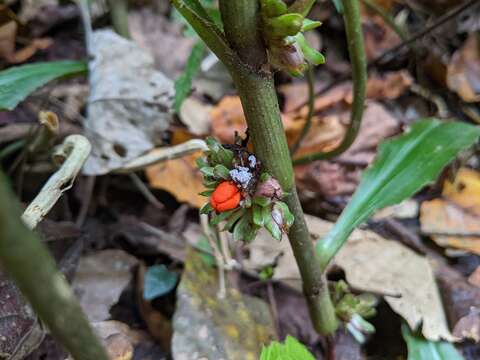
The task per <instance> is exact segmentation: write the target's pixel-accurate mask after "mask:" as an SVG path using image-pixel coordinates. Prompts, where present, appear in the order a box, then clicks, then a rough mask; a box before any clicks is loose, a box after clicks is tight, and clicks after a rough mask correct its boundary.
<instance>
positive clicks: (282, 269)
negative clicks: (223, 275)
mask: <svg viewBox="0 0 480 360" xmlns="http://www.w3.org/2000/svg"><path fill="white" fill-rule="evenodd" d="M307 224H308V227H309V229H310V233H311V235H312V237H313V238H314V239H318V241H321V239H322V237H323V236H325V235H326V234H327V232H328V231H329V230H330V228H331V227H332V226H333V224H332V223H330V222H327V221H324V220H321V219H319V218H316V217H313V216H307ZM277 257H278V260H277V266H276V267H275V273H274V275H273V278H274V279H277V280H282V281H284V282H288V283H289V284H290V285H292V286H295V287H296V288H297V289H299V290H301V283H300V281H299V280H298V281H292V280H291V279H300V274H299V271H298V267H297V265H296V262H295V259H294V257H293V253H292V250H291V249H290V246H289V244H288V243H287V242H286V241H282V242H280V243H278V242H276V241H274V240H272V239H270V238H269V237H268V236H261V233H259V236H258V237H257V239H256V240H255V241H254V242H252V243H251V244H250V256H249V259H248V261H246V262H245V265H246V266H247V267H248V268H249V269H252V270H254V269H257V270H258V269H260V268H262V267H264V266H266V265H271V264H272V263H273V262H274V260H275V258H277ZM334 262H335V264H336V265H338V266H339V267H341V268H342V269H344V271H345V275H346V278H347V281H348V283H349V284H350V285H351V286H352V287H353V288H355V289H358V290H361V291H365V292H372V293H378V294H385V295H384V299H385V301H386V302H387V303H388V304H389V305H390V306H391V308H392V309H393V310H394V311H395V312H396V313H397V314H399V315H400V316H402V317H403V318H404V319H405V320H406V321H407V323H408V324H409V326H410V327H411V328H412V329H415V328H417V327H419V326H421V329H422V333H423V335H424V336H425V337H426V338H427V339H429V340H433V341H436V340H439V339H445V340H449V341H451V340H455V337H454V336H453V335H452V334H451V333H450V331H449V328H448V324H447V318H446V315H445V312H444V309H443V306H442V300H441V298H440V294H439V291H438V288H437V285H436V282H435V277H434V274H433V270H432V267H431V265H430V263H429V261H428V260H427V259H426V258H425V257H422V256H420V255H418V254H416V253H415V252H413V251H412V250H410V249H409V248H407V247H405V246H404V245H402V244H401V243H399V242H396V241H391V240H387V239H384V238H382V237H380V236H379V235H377V234H375V233H373V232H371V231H365V230H355V231H354V232H353V233H352V235H351V236H350V238H349V240H348V242H347V243H346V244H345V245H344V247H343V248H342V249H341V250H340V252H339V253H338V254H337V256H336V258H335V259H334ZM286 279H288V281H286ZM398 296H399V297H398Z"/></svg>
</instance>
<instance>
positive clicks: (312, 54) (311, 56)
mask: <svg viewBox="0 0 480 360" xmlns="http://www.w3.org/2000/svg"><path fill="white" fill-rule="evenodd" d="M295 38H296V39H297V43H298V45H299V46H300V49H302V52H303V55H304V56H305V58H306V59H307V60H308V62H309V63H311V64H313V65H321V64H325V56H323V54H321V53H320V52H318V51H317V50H315V49H313V48H312V47H310V45H309V44H308V43H307V40H305V37H304V36H303V34H302V33H298V34H297V35H296V36H295Z"/></svg>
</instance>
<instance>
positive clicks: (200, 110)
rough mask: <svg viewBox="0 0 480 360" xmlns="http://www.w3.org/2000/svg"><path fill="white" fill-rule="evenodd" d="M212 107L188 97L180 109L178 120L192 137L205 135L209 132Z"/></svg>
mask: <svg viewBox="0 0 480 360" xmlns="http://www.w3.org/2000/svg"><path fill="white" fill-rule="evenodd" d="M211 109H212V107H211V106H210V105H207V104H204V103H202V102H201V101H199V100H197V99H195V98H193V97H188V98H186V99H185V100H184V101H183V103H182V106H181V108H180V114H179V116H180V120H182V123H184V124H185V125H186V126H187V128H188V130H189V131H190V133H192V134H193V135H205V134H208V133H209V132H210V112H211Z"/></svg>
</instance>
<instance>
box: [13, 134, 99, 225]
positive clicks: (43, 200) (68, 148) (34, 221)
mask: <svg viewBox="0 0 480 360" xmlns="http://www.w3.org/2000/svg"><path fill="white" fill-rule="evenodd" d="M90 150H91V145H90V142H89V141H88V140H87V138H86V137H84V136H82V135H70V136H68V137H66V138H65V140H64V141H63V143H62V145H60V146H59V148H57V150H55V153H54V159H55V161H58V162H63V164H62V166H61V167H60V169H58V170H57V172H56V173H54V174H53V175H52V176H51V177H50V178H49V179H48V181H47V182H46V183H45V185H44V186H43V188H42V190H40V193H39V194H38V195H37V196H36V197H35V199H33V201H32V202H31V203H30V205H28V207H27V208H26V209H25V211H24V212H23V214H22V220H23V222H24V223H25V225H26V226H27V227H28V228H29V229H34V228H35V227H36V226H37V225H38V223H39V222H40V221H42V219H43V218H44V217H45V216H46V215H47V214H48V212H49V211H50V210H51V209H52V207H53V206H54V205H55V203H56V202H57V201H58V199H59V198H60V197H61V196H62V194H63V193H64V192H65V191H67V190H68V189H70V188H71V187H72V184H73V181H74V180H75V178H76V177H77V175H78V173H79V172H80V169H81V168H82V166H83V164H84V163H85V161H86V160H87V158H88V155H89V154H90Z"/></svg>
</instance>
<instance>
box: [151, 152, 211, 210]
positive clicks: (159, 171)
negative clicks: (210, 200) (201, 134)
mask: <svg viewBox="0 0 480 360" xmlns="http://www.w3.org/2000/svg"><path fill="white" fill-rule="evenodd" d="M201 155H202V152H196V153H193V154H191V155H188V156H184V157H183V158H180V159H174V160H167V161H165V162H162V163H160V164H158V165H153V166H149V167H147V168H146V172H145V173H146V175H147V179H148V181H149V183H150V185H151V186H153V187H155V188H158V189H162V190H165V191H168V192H169V193H171V194H172V195H173V196H175V198H176V199H177V200H178V201H179V202H186V203H188V204H190V205H192V206H194V207H197V208H199V207H201V206H203V205H204V204H205V203H206V202H207V200H206V198H205V197H204V196H200V195H198V194H199V193H200V192H202V191H205V187H204V186H203V184H202V174H201V172H200V170H198V168H197V165H196V163H195V160H196V159H197V158H198V157H200V156H201Z"/></svg>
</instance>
